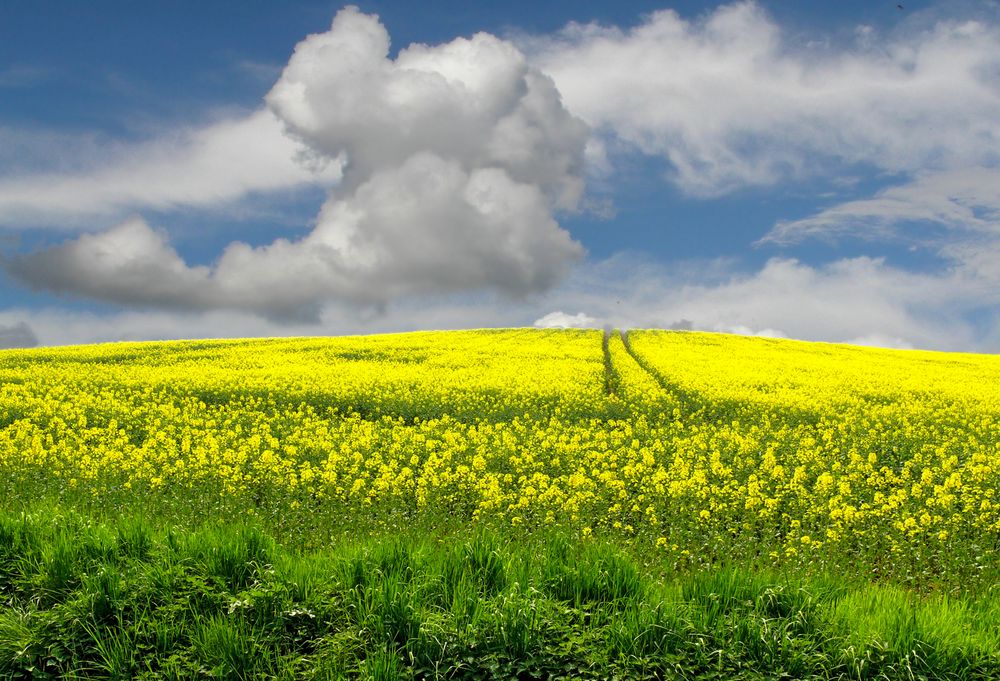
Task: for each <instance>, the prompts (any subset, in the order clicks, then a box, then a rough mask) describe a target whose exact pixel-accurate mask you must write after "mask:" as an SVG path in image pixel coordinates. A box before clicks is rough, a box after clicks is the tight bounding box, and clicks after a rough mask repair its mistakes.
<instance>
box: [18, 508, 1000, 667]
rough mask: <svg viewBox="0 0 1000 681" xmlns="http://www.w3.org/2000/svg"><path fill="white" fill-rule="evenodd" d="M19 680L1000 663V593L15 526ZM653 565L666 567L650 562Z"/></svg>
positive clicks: (590, 558) (388, 546) (571, 556)
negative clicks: (660, 573) (657, 574)
mask: <svg viewBox="0 0 1000 681" xmlns="http://www.w3.org/2000/svg"><path fill="white" fill-rule="evenodd" d="M0 556H2V568H0V577H2V588H3V596H4V599H5V601H6V603H7V607H6V608H4V610H3V611H2V612H0V675H2V676H3V678H11V679H18V678H25V679H27V678H65V677H70V678H72V677H80V678H95V679H121V678H147V679H160V678H164V679H167V678H175V679H181V678H235V679H251V678H274V679H293V678H330V679H336V678H358V679H445V678H448V679H487V678H518V679H548V678H556V679H558V678H565V679H581V678H582V679H588V678H590V679H601V678H613V677H616V678H623V679H627V678H643V679H646V678H654V679H655V678H663V679H667V678H670V679H674V678H681V679H717V678H745V679H756V678H782V677H784V678H789V677H791V678H854V679H872V678H886V679H889V678H938V679H977V678H979V679H989V678H997V676H998V675H1000V634H998V632H1000V598H998V597H996V596H994V595H988V596H984V597H981V598H978V599H971V598H967V599H964V600H963V599H958V600H956V599H948V598H946V597H944V596H934V597H923V598H919V597H917V596H915V595H914V594H913V593H911V592H907V591H905V590H903V589H901V588H899V587H894V586H877V585H864V584H857V583H849V582H845V581H842V580H838V579H833V578H819V577H817V578H811V579H800V580H793V579H788V578H782V577H780V576H774V575H767V574H762V573H753V572H747V571H744V570H736V569H726V568H720V569H718V570H715V571H712V572H704V573H697V574H692V575H689V576H686V577H681V578H678V580H676V581H670V582H662V581H658V580H654V579H653V578H651V577H650V575H649V573H648V572H647V571H644V569H642V568H640V567H639V564H638V563H637V562H636V560H635V559H633V558H631V557H629V556H627V555H625V554H623V553H622V552H620V551H619V550H618V549H616V548H614V547H613V546H610V545H607V544H604V543H602V542H600V541H596V540H583V541H581V540H574V539H571V538H569V537H565V536H550V537H548V538H545V539H541V538H536V539H534V540H529V539H523V540H518V541H513V540H510V539H502V538H500V537H498V536H497V535H494V534H489V533H483V532H469V533H467V534H465V535H451V536H447V537H442V538H440V539H438V540H436V541H430V540H427V539H419V538H412V537H411V538H403V537H397V538H383V539H371V540H367V541H362V542H351V541H350V540H348V539H346V538H345V539H344V540H342V541H340V542H337V543H334V544H332V545H331V546H330V547H329V549H328V550H327V551H324V552H313V553H306V554H303V553H298V552H294V551H290V550H288V549H285V548H282V547H281V546H279V545H277V544H275V542H274V541H272V540H271V539H270V538H269V537H268V535H266V534H265V533H263V532H261V531H259V530H257V529H255V528H253V527H244V526H238V525H236V526H234V525H229V526H225V527H216V526H213V527H205V528H202V529H199V530H191V531H179V530H169V531H168V530H159V529H156V528H154V527H151V526H149V525H146V524H145V523H144V522H143V521H142V520H140V519H135V518H125V519H122V520H121V521H120V522H119V523H118V524H117V525H115V526H108V525H105V524H100V523H92V522H90V521H88V520H86V519H84V518H83V517H81V516H76V515H73V514H65V513H60V512H57V511H55V510H53V509H49V510H45V509H43V510H41V511H37V512H35V513H34V514H32V515H22V516H16V515H9V514H8V515H5V516H0ZM654 567H655V566H654Z"/></svg>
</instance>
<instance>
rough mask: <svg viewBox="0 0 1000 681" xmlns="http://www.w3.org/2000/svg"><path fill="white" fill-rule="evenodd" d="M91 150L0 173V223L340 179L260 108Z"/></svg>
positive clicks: (67, 220) (221, 200) (91, 215)
mask: <svg viewBox="0 0 1000 681" xmlns="http://www.w3.org/2000/svg"><path fill="white" fill-rule="evenodd" d="M91 147H92V148H91V149H89V150H88V156H89V157H90V159H89V165H90V167H86V168H81V169H79V170H75V171H70V172H54V173H30V172H28V173H22V174H18V175H5V176H3V177H0V224H3V225H6V226H8V227H18V228H25V227H31V226H38V227H53V226H55V227H66V226H77V227H81V226H86V225H92V224H93V223H94V222H95V221H98V220H100V219H108V218H112V219H114V218H115V217H118V218H120V217H121V216H122V215H123V214H125V213H128V212H131V211H134V210H137V209H140V208H154V209H170V208H177V207H191V206H194V207H209V206H217V205H220V204H225V203H227V202H231V201H236V200H238V199H241V198H243V197H245V196H247V195H248V194H252V193H255V192H269V191H280V190H287V189H289V188H294V187H299V186H303V185H324V184H325V185H330V184H333V183H335V182H336V181H337V180H338V179H339V176H340V168H339V165H337V164H336V163H330V164H328V165H327V166H325V167H319V166H317V165H315V164H310V163H309V162H308V160H307V159H305V158H304V156H303V155H304V153H305V151H304V149H303V147H302V146H301V145H300V144H299V143H297V142H296V141H295V140H293V139H291V138H290V137H289V136H288V135H286V134H285V132H284V130H283V128H282V124H281V122H280V121H279V120H278V119H277V118H276V117H275V116H274V115H273V114H271V113H270V112H268V111H266V110H261V111H258V112H256V113H253V114H251V115H249V116H246V117H245V118H239V119H232V120H225V121H221V122H219V123H216V124H214V125H211V126H208V127H207V128H202V129H197V130H185V131H179V132H175V133H171V134H169V135H164V136H163V137H161V138H159V139H156V140H153V141H151V142H147V143H144V144H140V145H137V146H117V147H114V148H112V149H109V156H110V158H108V159H106V160H105V161H104V162H103V163H102V162H101V161H100V160H98V159H94V156H95V155H96V151H97V150H96V149H94V148H93V145H91Z"/></svg>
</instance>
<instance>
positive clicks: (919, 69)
mask: <svg viewBox="0 0 1000 681" xmlns="http://www.w3.org/2000/svg"><path fill="white" fill-rule="evenodd" d="M527 49H529V50H530V52H531V53H532V56H533V59H534V61H535V63H537V64H538V65H539V66H540V67H541V68H542V70H543V71H545V72H546V73H548V74H550V75H551V76H552V77H553V79H554V80H555V82H556V84H557V86H558V87H559V90H560V92H561V93H562V95H563V97H564V98H565V101H566V104H567V106H568V107H569V108H570V110H571V111H573V112H574V113H576V114H578V115H579V116H581V117H582V118H583V119H584V120H586V121H587V122H588V123H589V124H591V125H592V126H593V127H594V128H595V129H597V130H599V131H602V132H603V133H604V134H605V135H606V136H609V137H611V138H613V139H615V140H618V141H621V142H624V143H625V144H626V145H628V146H630V147H634V148H636V149H638V150H640V151H641V152H643V153H645V154H649V155H654V156H660V157H662V158H664V159H666V160H667V161H668V162H669V164H670V167H671V170H670V180H671V181H672V182H673V183H675V184H676V185H677V186H678V187H679V188H680V189H681V190H683V191H684V192H686V193H688V194H691V195H695V196H704V197H709V196H718V195H722V194H725V193H727V192H730V191H734V190H738V189H743V188H746V187H765V186H770V185H774V184H777V183H779V182H784V181H787V180H794V179H800V178H804V177H809V176H819V177H828V176H830V175H832V174H835V173H837V172H838V171H842V170H843V169H844V168H845V167H849V166H851V165H853V164H864V165H867V166H869V167H872V168H875V169H878V170H880V171H888V172H894V173H912V172H916V171H919V170H928V169H935V168H938V169H947V168H955V167H970V166H986V167H988V166H992V165H995V164H996V163H997V162H998V161H1000V129H998V128H997V127H996V124H995V122H996V120H998V118H1000V27H998V26H997V25H995V24H993V23H990V22H988V21H984V20H980V21H973V20H958V21H956V20H941V21H932V22H920V21H918V20H916V19H915V20H913V23H912V24H911V25H907V26H904V27H902V28H900V29H899V30H898V31H895V32H893V33H891V34H889V35H879V34H878V33H877V31H876V30H875V29H873V28H871V27H860V28H859V30H858V31H857V33H856V36H855V39H854V40H853V42H850V43H848V44H845V45H840V46H830V45H815V44H806V45H803V44H799V43H798V42H796V41H795V40H794V38H793V37H792V36H791V35H789V34H788V33H787V32H785V31H783V30H782V28H781V27H780V26H779V25H778V24H777V23H775V21H774V20H773V19H772V18H771V17H770V16H769V15H768V14H767V13H766V12H765V11H764V10H763V9H762V8H761V7H760V6H758V5H757V4H755V3H752V2H741V3H736V4H731V5H726V6H722V7H720V8H718V9H716V10H714V11H713V12H711V13H709V14H707V15H705V16H704V17H702V18H700V19H698V20H696V21H687V20H685V19H683V18H681V17H680V16H679V15H678V14H677V13H676V12H673V11H671V10H664V11H659V12H654V13H653V14H651V15H649V16H648V17H647V18H646V19H645V20H644V21H643V22H642V23H640V24H639V25H638V26H636V27H634V28H631V29H629V30H623V29H621V28H618V27H613V26H601V25H597V24H570V25H569V26H567V27H566V28H565V29H563V30H562V31H561V32H559V33H557V34H555V35H553V36H546V37H542V38H536V39H534V40H531V41H528V43H527Z"/></svg>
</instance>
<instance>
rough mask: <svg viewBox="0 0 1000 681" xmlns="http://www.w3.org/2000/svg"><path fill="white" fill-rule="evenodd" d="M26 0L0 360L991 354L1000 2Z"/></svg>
mask: <svg viewBox="0 0 1000 681" xmlns="http://www.w3.org/2000/svg"><path fill="white" fill-rule="evenodd" d="M902 4H903V8H902V9H900V8H899V7H898V6H897V2H881V0H879V1H874V2H873V1H871V0H865V1H864V2H862V1H857V2H836V3H832V2H802V3H787V2H757V3H750V2H735V3H705V2H693V1H688V2H674V3H669V2H665V3H652V2H615V3H587V4H586V6H581V4H580V3H569V2H550V3H538V2H534V3H528V2H524V3H507V4H504V5H502V6H501V5H500V4H497V3H467V2H435V3H425V4H420V5H417V4H414V3H402V2H367V3H365V2H362V3H357V5H356V6H353V7H349V8H345V7H344V6H342V5H340V4H332V3H320V2H288V3H265V2H240V3H235V2H233V3H227V2H216V3H194V2H172V3H158V4H155V5H154V4H150V3H133V2H95V3H88V4H86V5H81V4H80V3H70V2H31V3H29V2H19V1H15V2H11V3H5V4H4V5H3V7H2V8H0V242H2V244H3V261H2V265H3V274H2V276H0V345H6V346H22V345H31V344H61V343H76V342H94V341H108V340H122V339H130V340H131V339H147V338H184V337H221V336H244V335H250V336H258V335H268V336H269V335H321V334H341V333H368V332H381V331H397V330H409V329H422V328H462V327H478V326H529V325H532V324H535V325H539V326H546V325H584V326H602V325H605V324H613V325H618V326H626V327H650V326H657V327H674V328H696V329H704V330H713V331H724V332H735V333H748V334H762V335H773V336H785V337H792V338H803V339H810V340H824V341H835V342H853V343H865V344H872V345H881V346H892V347H922V348H933V349H946V350H966V351H978V352H996V351H997V350H998V349H1000V315H998V310H1000V168H998V165H1000V124H998V123H997V121H1000V9H998V7H997V5H996V3H993V2H969V3H963V2H938V3H935V2H927V1H924V2H915V1H911V2H905V1H904V2H903V3H902Z"/></svg>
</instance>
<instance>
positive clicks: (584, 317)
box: [532, 310, 600, 329]
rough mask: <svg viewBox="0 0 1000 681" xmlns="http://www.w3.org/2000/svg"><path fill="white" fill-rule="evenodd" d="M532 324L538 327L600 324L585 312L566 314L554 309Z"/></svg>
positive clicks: (594, 326) (589, 327) (577, 327)
mask: <svg viewBox="0 0 1000 681" xmlns="http://www.w3.org/2000/svg"><path fill="white" fill-rule="evenodd" d="M532 326H534V327H536V328H539V329H593V328H596V327H598V326H600V322H599V321H598V320H597V319H596V318H594V317H591V316H590V315H588V314H587V313H585V312H577V313H576V314H568V313H566V312H563V311H562V310H556V311H555V312H550V313H548V314H547V315H545V316H544V317H539V318H538V319H536V320H535V321H534V323H533V324H532Z"/></svg>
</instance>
